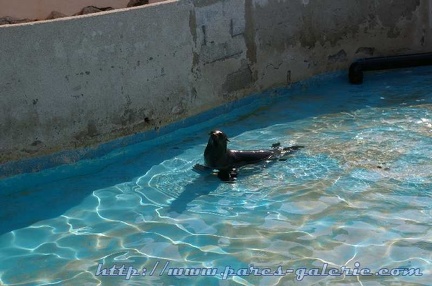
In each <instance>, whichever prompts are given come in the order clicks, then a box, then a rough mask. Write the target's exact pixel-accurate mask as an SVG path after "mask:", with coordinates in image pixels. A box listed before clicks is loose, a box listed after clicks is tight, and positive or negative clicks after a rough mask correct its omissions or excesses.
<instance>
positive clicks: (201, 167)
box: [192, 164, 213, 174]
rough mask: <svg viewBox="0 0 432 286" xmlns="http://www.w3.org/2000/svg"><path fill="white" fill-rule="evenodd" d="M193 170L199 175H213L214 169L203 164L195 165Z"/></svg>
mask: <svg viewBox="0 0 432 286" xmlns="http://www.w3.org/2000/svg"><path fill="white" fill-rule="evenodd" d="M192 170H194V171H195V172H197V173H199V174H202V173H211V172H212V171H213V169H212V168H209V167H207V166H204V165H201V164H195V166H193V168H192Z"/></svg>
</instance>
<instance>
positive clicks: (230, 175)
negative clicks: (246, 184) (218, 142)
mask: <svg viewBox="0 0 432 286" xmlns="http://www.w3.org/2000/svg"><path fill="white" fill-rule="evenodd" d="M217 176H218V178H219V179H220V180H221V181H224V182H227V183H234V181H235V180H236V179H237V169H236V168H233V169H231V170H227V169H224V170H219V172H218V174H217Z"/></svg>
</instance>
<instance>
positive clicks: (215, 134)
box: [208, 130, 229, 148]
mask: <svg viewBox="0 0 432 286" xmlns="http://www.w3.org/2000/svg"><path fill="white" fill-rule="evenodd" d="M209 135H210V138H209V141H208V144H210V145H213V146H215V147H221V146H222V147H224V148H226V146H227V142H229V140H228V137H227V136H226V134H225V133H223V132H222V131H220V130H213V131H211V132H210V133H209Z"/></svg>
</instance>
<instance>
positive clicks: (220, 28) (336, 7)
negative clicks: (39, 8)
mask: <svg viewBox="0 0 432 286" xmlns="http://www.w3.org/2000/svg"><path fill="white" fill-rule="evenodd" d="M430 2H431V1H420V0H405V1H403V0H393V1H377V0H375V1H372V0H361V1H359V0H351V1H346V0H339V1H334V0H322V1H308V0H289V1H288V0H286V1H283V0H182V1H179V2H176V1H172V2H167V3H162V4H160V5H153V6H147V7H140V8H135V9H130V10H121V11H115V12H109V13H105V14H103V15H96V16H88V17H79V18H76V19H70V20H59V21H53V22H48V23H38V24H30V25H28V24H27V25H18V26H10V27H1V28H0V43H2V46H1V48H0V61H1V64H0V124H1V125H0V135H1V136H0V154H1V155H0V162H2V161H7V160H10V159H16V158H24V157H29V156H35V155H41V154H47V153H50V152H54V151H57V150H62V149H68V148H74V147H81V146H88V145H92V144H96V143H99V142H103V141H106V140H110V139H113V138H116V137H118V136H123V135H128V134H133V133H134V132H139V131H144V130H149V129H157V128H159V127H160V126H162V125H165V124H167V123H169V122H173V121H175V120H179V119H181V118H185V117H187V116H190V115H193V114H197V113H199V112H202V111H204V110H206V109H209V108H212V107H215V106H217V105H220V104H222V103H224V102H230V101H232V100H235V99H237V98H240V97H243V96H245V95H247V94H250V93H251V92H256V91H261V90H264V89H267V88H271V87H275V86H284V85H287V84H289V83H291V82H294V81H297V80H300V79H304V78H307V77H310V76H312V75H314V74H317V73H321V72H326V71H333V70H337V69H346V68H348V66H349V64H350V63H351V62H352V60H354V59H355V58H359V57H365V56H377V55H391V54H397V53H411V52H421V51H424V52H426V51H430V48H431V47H432V42H431V26H432V24H431V23H432V20H430V18H429V17H430V9H429V5H430ZM53 35H55V37H54V36H53ZM4 43H7V44H4Z"/></svg>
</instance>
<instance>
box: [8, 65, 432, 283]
mask: <svg viewBox="0 0 432 286" xmlns="http://www.w3.org/2000/svg"><path fill="white" fill-rule="evenodd" d="M178 126H179V129H178V130H177V131H175V132H171V133H169V134H166V135H163V136H162V137H161V138H155V139H153V140H150V141H148V142H142V143H138V144H134V145H131V146H126V147H125V148H122V149H118V150H115V151H113V152H111V153H109V154H108V155H106V156H103V157H101V158H98V159H93V160H84V161H80V162H79V163H76V164H73V165H69V166H59V167H56V168H52V169H48V170H44V171H41V172H39V173H34V174H22V175H18V176H14V177H10V178H6V179H3V180H0V197H1V200H0V207H1V208H0V220H1V221H2V223H1V225H0V284H2V285H3V284H4V285H429V283H430V281H431V279H432V267H431V264H432V160H431V158H432V68H417V69H403V70H395V71H387V72H374V73H368V74H367V75H366V76H365V82H364V84H363V85H350V84H349V83H348V81H347V78H346V74H344V73H334V74H328V75H323V76H318V77H316V78H312V79H310V80H307V81H304V82H302V83H298V84H295V85H293V86H292V87H290V88H286V89H277V90H274V91H268V92H265V93H263V94H262V95H255V96H253V100H249V101H248V102H247V104H245V105H244V106H242V107H237V108H236V109H234V110H232V111H230V112H229V113H227V114H222V115H220V116H214V117H213V118H207V119H206V120H202V122H201V123H199V124H195V125H193V126H181V125H178ZM180 127H181V128H180ZM213 129H221V130H223V131H224V132H225V133H227V135H228V136H229V137H230V143H229V147H230V148H232V149H262V148H268V147H270V146H271V145H272V144H273V143H276V142H280V143H281V145H282V146H291V145H304V146H305V148H304V149H302V150H301V151H299V152H296V153H294V154H292V155H290V157H289V158H288V160H286V161H278V162H272V163H269V164H266V165H257V166H254V167H247V168H243V169H241V170H240V172H239V175H238V178H237V181H236V182H235V183H233V184H230V183H223V182H221V181H220V180H219V179H218V178H217V177H216V176H215V175H213V174H198V173H196V172H194V171H192V167H193V166H194V165H195V164H197V163H201V164H202V163H203V158H202V154H203V151H204V148H205V146H206V143H207V139H208V135H207V133H208V131H210V130H213ZM121 267H123V269H122V268H121ZM343 267H345V270H343ZM346 268H349V269H351V270H353V269H357V270H359V271H360V270H361V269H363V270H364V269H369V270H370V275H368V273H369V272H368V271H366V272H365V271H363V272H362V275H360V274H358V273H357V275H354V273H353V272H352V271H351V272H349V271H350V270H346ZM265 269H268V272H269V273H267V272H266V271H267V270H266V271H264V270H265ZM299 269H300V270H299ZM301 269H303V270H301ZM328 269H337V270H338V271H339V274H340V275H330V274H329V273H330V272H329V270H328ZM382 269H387V270H388V271H387V272H386V271H385V270H382ZM395 269H396V270H395ZM135 270H136V272H135ZM213 270H214V271H213ZM380 270H381V272H380ZM405 270H407V271H408V272H404V271H405ZM263 271H264V272H265V273H264V272H263ZM334 273H336V272H334ZM267 274H268V275H267ZM319 274H321V275H319ZM392 283H395V284H392Z"/></svg>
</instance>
